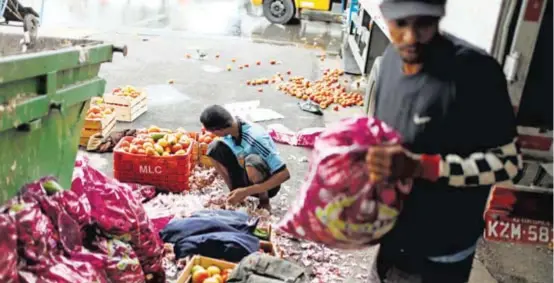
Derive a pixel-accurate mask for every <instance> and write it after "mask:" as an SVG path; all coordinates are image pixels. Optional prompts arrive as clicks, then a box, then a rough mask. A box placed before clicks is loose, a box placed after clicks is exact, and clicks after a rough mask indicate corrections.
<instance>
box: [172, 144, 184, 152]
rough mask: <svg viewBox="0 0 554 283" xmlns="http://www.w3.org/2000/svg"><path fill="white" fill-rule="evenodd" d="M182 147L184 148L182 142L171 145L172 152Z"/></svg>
mask: <svg viewBox="0 0 554 283" xmlns="http://www.w3.org/2000/svg"><path fill="white" fill-rule="evenodd" d="M181 149H183V146H182V145H181V144H175V145H173V146H172V147H171V152H173V153H175V152H177V151H179V150H181Z"/></svg>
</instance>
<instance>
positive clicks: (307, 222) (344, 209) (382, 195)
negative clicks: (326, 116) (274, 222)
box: [278, 117, 411, 249]
mask: <svg viewBox="0 0 554 283" xmlns="http://www.w3.org/2000/svg"><path fill="white" fill-rule="evenodd" d="M399 142H400V136H399V135H398V134H397V133H396V132H395V131H394V130H392V129H391V128H389V127H388V126H386V125H385V124H384V123H383V122H381V121H378V120H376V119H372V118H365V117H363V118H352V119H346V120H343V121H341V122H339V123H337V124H335V125H332V126H331V127H329V128H328V129H327V130H325V131H324V132H323V133H322V134H321V135H320V136H319V138H318V139H317V140H316V142H315V145H314V150H313V151H312V157H311V160H310V168H309V171H308V176H307V179H306V180H305V182H304V183H303V185H302V188H301V189H300V194H299V197H298V198H297V199H296V202H295V203H294V204H293V207H292V209H291V210H289V212H288V213H287V215H285V217H284V218H283V219H282V221H281V222H280V223H279V225H278V228H279V229H281V230H282V231H284V232H287V233H289V234H292V235H293V236H295V237H297V238H302V239H305V240H310V241H314V242H319V243H323V244H326V245H328V246H330V247H335V248H343V249H353V248H359V247H362V246H367V245H372V244H375V243H377V242H378V240H379V239H380V238H381V237H382V236H383V235H384V234H385V233H387V232H388V231H390V230H391V229H392V227H393V226H394V223H395V221H396V218H397V216H398V214H399V212H400V210H401V209H402V201H403V199H404V198H405V196H406V195H407V194H408V193H409V192H410V190H411V181H410V182H406V183H402V182H390V183H386V182H382V183H376V184H372V183H371V182H370V181H369V173H368V170H367V166H366V162H365V157H366V154H367V151H368V149H369V148H370V147H371V146H372V145H381V144H384V143H386V144H396V143H399Z"/></svg>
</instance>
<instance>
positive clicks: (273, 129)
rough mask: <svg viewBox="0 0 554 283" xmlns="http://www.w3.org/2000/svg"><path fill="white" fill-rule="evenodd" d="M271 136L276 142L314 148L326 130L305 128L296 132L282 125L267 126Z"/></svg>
mask: <svg viewBox="0 0 554 283" xmlns="http://www.w3.org/2000/svg"><path fill="white" fill-rule="evenodd" d="M267 130H268V131H269V136H270V137H271V138H272V139H273V140H274V141H276V142H279V143H285V144H290V145H294V146H305V147H313V146H314V143H315V140H316V138H317V137H319V135H320V134H321V133H322V132H323V131H324V130H325V128H305V129H302V130H300V131H298V132H294V131H292V130H290V129H289V128H287V127H285V126H284V125H282V124H271V125H268V126H267Z"/></svg>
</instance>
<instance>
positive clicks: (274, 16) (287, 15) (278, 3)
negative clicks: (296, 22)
mask: <svg viewBox="0 0 554 283" xmlns="http://www.w3.org/2000/svg"><path fill="white" fill-rule="evenodd" d="M263 11H264V16H265V18H266V19H267V20H269V21H270V22H271V23H273V24H280V25H286V24H289V23H291V21H292V20H293V19H294V15H295V14H296V8H295V7H294V2H293V0H264V4H263Z"/></svg>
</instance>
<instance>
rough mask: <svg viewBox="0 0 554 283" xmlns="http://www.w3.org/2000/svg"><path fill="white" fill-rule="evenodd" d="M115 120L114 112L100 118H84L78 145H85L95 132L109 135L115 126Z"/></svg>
mask: <svg viewBox="0 0 554 283" xmlns="http://www.w3.org/2000/svg"><path fill="white" fill-rule="evenodd" d="M115 122H116V118H115V114H109V115H106V116H105V117H104V118H102V119H94V120H90V119H85V124H84V125H83V129H81V138H80V140H79V145H81V146H87V144H88V140H89V138H90V137H91V136H92V135H95V134H97V133H100V134H102V136H107V135H109V134H110V132H111V131H112V130H113V129H114V128H115Z"/></svg>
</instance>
